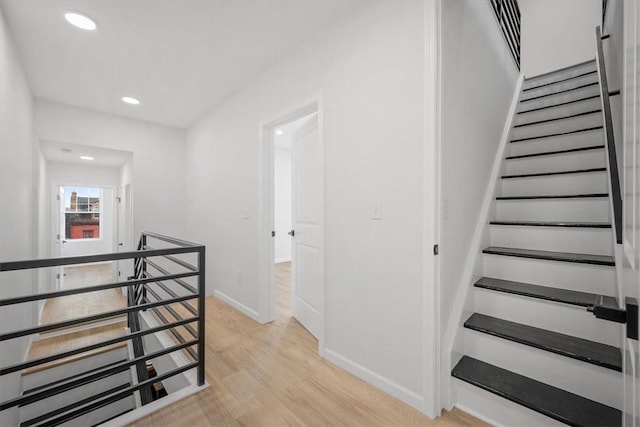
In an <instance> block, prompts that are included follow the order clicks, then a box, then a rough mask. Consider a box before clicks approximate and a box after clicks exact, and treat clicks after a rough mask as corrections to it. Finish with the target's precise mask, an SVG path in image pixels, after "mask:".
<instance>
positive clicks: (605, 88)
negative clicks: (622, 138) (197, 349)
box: [596, 27, 622, 244]
mask: <svg viewBox="0 0 640 427" xmlns="http://www.w3.org/2000/svg"><path fill="white" fill-rule="evenodd" d="M602 39H603V36H602V32H601V31H600V27H596V49H597V51H598V55H597V57H596V62H597V64H598V75H599V78H600V97H601V100H602V113H603V114H604V131H605V132H604V135H605V145H606V146H607V160H608V169H609V179H610V182H611V202H612V204H613V227H614V230H615V235H616V242H617V243H618V244H622V191H621V188H620V174H619V172H618V156H617V154H616V142H615V135H614V131H613V119H612V117H611V101H610V100H609V95H610V93H609V84H608V83H607V69H606V66H605V61H604V49H603V48H602Z"/></svg>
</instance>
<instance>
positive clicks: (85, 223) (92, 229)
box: [63, 187, 102, 240]
mask: <svg viewBox="0 0 640 427" xmlns="http://www.w3.org/2000/svg"><path fill="white" fill-rule="evenodd" d="M63 194H64V196H65V205H64V220H65V221H64V222H65V239H67V240H80V239H98V238H100V212H101V210H100V208H101V203H100V202H101V199H102V190H101V189H100V188H89V187H64V192H63Z"/></svg>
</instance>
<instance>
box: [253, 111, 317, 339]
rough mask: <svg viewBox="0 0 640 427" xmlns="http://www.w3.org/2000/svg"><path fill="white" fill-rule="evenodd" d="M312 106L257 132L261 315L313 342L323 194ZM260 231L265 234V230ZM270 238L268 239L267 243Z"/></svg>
mask: <svg viewBox="0 0 640 427" xmlns="http://www.w3.org/2000/svg"><path fill="white" fill-rule="evenodd" d="M321 129H322V127H321V114H320V109H319V104H318V102H317V101H314V102H311V103H309V104H307V105H305V106H303V107H301V108H298V109H294V110H292V112H290V113H287V114H282V115H281V116H280V118H278V119H276V120H273V121H271V122H269V123H267V124H265V125H264V126H263V127H262V132H263V133H262V137H263V138H262V142H263V148H264V149H265V150H264V151H263V154H264V155H263V172H264V174H263V176H262V179H263V193H262V196H263V197H262V202H261V203H262V207H263V211H262V212H263V217H262V221H263V222H262V224H263V227H265V228H268V230H269V231H268V234H267V233H265V239H264V240H263V241H262V244H263V246H262V251H261V252H262V259H263V262H264V263H263V264H262V265H263V267H262V272H263V277H264V278H265V280H264V285H263V289H264V291H265V292H264V293H263V294H262V297H261V298H264V299H263V301H264V305H263V307H264V311H263V314H262V316H261V317H262V320H263V321H265V322H268V321H273V320H284V321H288V320H289V318H291V317H293V318H295V319H296V320H297V321H298V322H299V323H300V324H301V325H302V326H304V327H305V328H306V329H307V330H308V331H309V332H310V333H311V335H313V336H314V337H315V338H316V339H318V342H319V348H322V341H323V333H324V330H323V329H324V231H323V221H324V202H323V199H324V193H323V191H324V190H323V187H324V186H323V179H324V178H323V152H324V151H323V146H322V132H321ZM265 231H266V230H265ZM267 236H270V237H267Z"/></svg>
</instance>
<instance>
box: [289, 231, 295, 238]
mask: <svg viewBox="0 0 640 427" xmlns="http://www.w3.org/2000/svg"><path fill="white" fill-rule="evenodd" d="M287 234H288V235H289V236H291V237H295V236H296V230H291V231H289V232H288V233H287Z"/></svg>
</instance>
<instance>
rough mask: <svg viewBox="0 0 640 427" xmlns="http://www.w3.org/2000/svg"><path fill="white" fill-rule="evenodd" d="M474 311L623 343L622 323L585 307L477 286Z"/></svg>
mask: <svg viewBox="0 0 640 427" xmlns="http://www.w3.org/2000/svg"><path fill="white" fill-rule="evenodd" d="M474 298H475V311H476V312H477V313H481V314H486V315H487V316H493V317H498V318H500V319H504V320H509V321H511V322H517V323H522V324H525V325H529V326H534V327H536V328H542V329H547V330H550V331H554V332H558V333H561V334H565V335H571V336H574V337H578V338H583V339H586V340H590V341H595V342H600V343H603V344H608V345H613V346H617V347H620V346H621V329H620V326H619V324H616V323H613V322H603V321H602V320H600V319H596V317H595V316H594V315H593V314H592V313H590V312H588V311H587V309H586V308H585V307H579V306H574V305H569V304H563V303H558V302H553V301H547V300H542V299H537V298H531V297H526V296H522V295H516V294H508V293H505V292H498V291H492V290H488V289H482V288H475V287H474Z"/></svg>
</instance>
